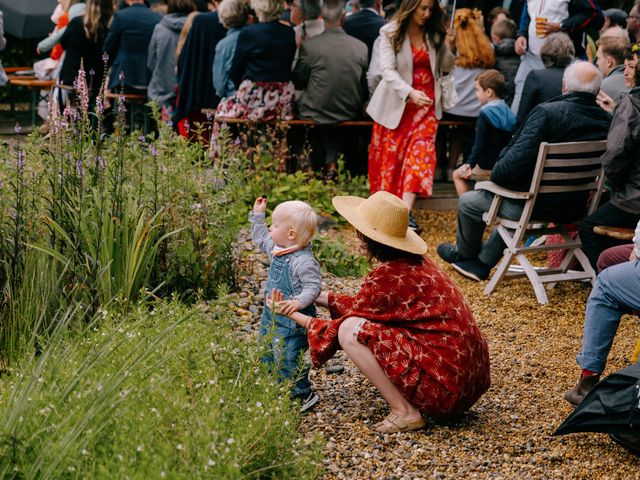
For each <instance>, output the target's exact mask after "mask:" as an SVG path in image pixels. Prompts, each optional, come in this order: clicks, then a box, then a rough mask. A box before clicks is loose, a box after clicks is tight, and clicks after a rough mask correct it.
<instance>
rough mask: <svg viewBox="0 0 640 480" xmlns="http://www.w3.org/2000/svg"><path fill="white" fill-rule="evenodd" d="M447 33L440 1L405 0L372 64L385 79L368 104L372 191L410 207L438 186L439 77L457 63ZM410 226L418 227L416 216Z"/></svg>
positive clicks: (386, 29) (382, 35) (382, 32)
mask: <svg viewBox="0 0 640 480" xmlns="http://www.w3.org/2000/svg"><path fill="white" fill-rule="evenodd" d="M444 37H445V31H444V26H443V14H442V10H441V8H440V5H439V4H438V2H437V0H403V2H402V4H401V5H400V8H399V9H398V11H397V13H396V14H395V16H394V18H393V20H392V21H391V22H389V24H387V25H385V26H384V27H382V29H381V30H380V38H379V40H378V42H379V48H378V49H377V55H378V56H377V58H376V59H374V60H373V62H372V63H374V64H376V65H377V68H378V69H379V71H380V76H381V78H380V81H379V83H378V84H377V87H376V89H375V91H374V93H373V96H372V97H371V101H370V102H369V106H368V108H367V113H368V114H369V115H370V116H371V118H373V120H374V121H375V124H374V127H373V133H372V137H371V145H370V146H369V181H370V183H371V192H372V193H374V192H377V191H379V190H385V191H387V192H391V193H393V194H395V195H397V196H398V197H400V198H402V200H403V201H404V202H405V203H406V205H407V207H408V208H409V209H411V208H413V204H414V202H415V199H416V197H417V196H424V197H428V196H430V195H431V192H432V188H433V177H434V172H435V167H436V150H435V136H436V131H437V126H438V119H439V118H440V117H441V115H442V107H441V105H440V96H441V86H440V78H441V77H442V75H443V73H444V72H448V71H449V70H450V68H451V65H452V62H453V56H452V55H451V53H450V52H449V50H448V48H447V46H446V45H445V42H444ZM412 220H413V218H412ZM411 226H412V227H413V228H414V229H417V225H416V224H415V220H413V221H412V222H411Z"/></svg>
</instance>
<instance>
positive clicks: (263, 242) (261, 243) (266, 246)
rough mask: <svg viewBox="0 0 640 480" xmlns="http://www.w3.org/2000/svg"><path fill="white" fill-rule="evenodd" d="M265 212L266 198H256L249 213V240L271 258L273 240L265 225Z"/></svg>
mask: <svg viewBox="0 0 640 480" xmlns="http://www.w3.org/2000/svg"><path fill="white" fill-rule="evenodd" d="M266 212H267V197H265V196H264V195H263V196H262V197H258V198H256V201H255V202H254V203H253V209H252V210H251V212H250V213H249V223H251V240H253V243H255V244H256V245H257V246H258V247H259V248H260V249H261V250H262V251H263V252H265V253H266V254H267V255H269V258H271V251H272V250H273V240H271V236H270V235H269V229H268V228H267V225H266V223H265V215H266Z"/></svg>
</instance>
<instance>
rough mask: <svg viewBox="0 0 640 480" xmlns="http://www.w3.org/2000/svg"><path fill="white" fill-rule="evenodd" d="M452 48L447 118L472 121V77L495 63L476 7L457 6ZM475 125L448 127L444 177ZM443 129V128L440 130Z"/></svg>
mask: <svg viewBox="0 0 640 480" xmlns="http://www.w3.org/2000/svg"><path fill="white" fill-rule="evenodd" d="M453 25H454V31H453V32H452V33H453V36H452V37H449V38H453V44H452V50H453V51H454V53H455V54H456V59H455V67H454V68H453V78H454V79H455V80H454V83H455V87H456V93H457V94H458V103H457V104H456V105H455V106H454V107H453V108H450V109H449V110H447V111H446V112H445V114H444V117H445V118H446V119H447V120H453V121H462V122H473V123H474V124H475V121H476V119H477V118H478V115H480V101H479V100H478V99H477V97H476V92H475V79H476V77H477V76H478V75H480V74H481V73H482V72H484V71H486V70H487V69H489V68H492V67H493V65H494V63H495V57H494V54H493V47H492V45H491V42H490V40H489V38H488V37H487V36H486V35H485V33H484V30H483V20H482V14H481V13H480V11H478V10H471V9H470V8H460V9H458V10H456V13H455V15H454V20H453ZM474 129H475V127H472V126H468V127H466V126H465V127H456V128H453V129H449V133H450V138H449V160H448V164H447V167H446V170H447V171H446V174H447V180H448V181H451V180H452V178H453V171H454V170H455V168H456V165H457V163H458V159H459V157H460V154H462V153H466V154H468V153H469V152H470V151H471V146H472V145H473V137H474ZM443 133H444V132H443Z"/></svg>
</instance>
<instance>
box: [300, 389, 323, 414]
mask: <svg viewBox="0 0 640 480" xmlns="http://www.w3.org/2000/svg"><path fill="white" fill-rule="evenodd" d="M319 401H320V396H319V395H318V394H317V393H316V392H314V391H313V390H311V392H309V395H307V397H306V398H303V397H300V413H305V412H308V411H309V410H311V409H312V408H313V407H315V406H316V405H317V404H318V402H319Z"/></svg>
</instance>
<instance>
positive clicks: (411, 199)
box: [402, 192, 417, 211]
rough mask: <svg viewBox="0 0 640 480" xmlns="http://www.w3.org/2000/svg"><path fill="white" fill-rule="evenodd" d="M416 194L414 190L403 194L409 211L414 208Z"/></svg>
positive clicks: (403, 199)
mask: <svg viewBox="0 0 640 480" xmlns="http://www.w3.org/2000/svg"><path fill="white" fill-rule="evenodd" d="M416 196H417V195H416V194H415V193H413V192H404V193H403V194H402V201H403V202H404V203H405V205H406V206H407V208H408V209H409V211H411V210H412V209H413V204H414V203H416Z"/></svg>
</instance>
